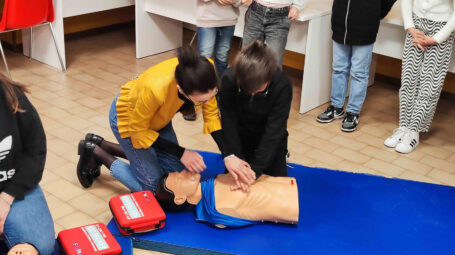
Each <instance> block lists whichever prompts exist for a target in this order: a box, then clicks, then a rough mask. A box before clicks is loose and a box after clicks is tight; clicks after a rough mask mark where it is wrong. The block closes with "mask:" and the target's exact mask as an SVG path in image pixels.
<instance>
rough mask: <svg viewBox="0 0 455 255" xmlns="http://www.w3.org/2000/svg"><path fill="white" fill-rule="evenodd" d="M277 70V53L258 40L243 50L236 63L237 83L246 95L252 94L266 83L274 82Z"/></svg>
mask: <svg viewBox="0 0 455 255" xmlns="http://www.w3.org/2000/svg"><path fill="white" fill-rule="evenodd" d="M277 68H278V60H277V58H276V54H275V52H273V51H272V50H271V49H270V48H268V47H267V46H266V45H265V44H264V43H263V42H261V41H258V40H256V41H253V42H252V43H250V44H248V46H246V47H245V48H244V49H242V51H240V53H239V55H237V57H236V59H235V62H234V74H235V78H236V81H237V83H238V85H239V86H240V87H241V88H242V90H243V91H244V92H245V93H246V94H251V93H253V92H254V91H256V90H258V89H259V88H260V87H261V86H262V85H263V84H264V83H266V82H270V81H272V78H273V75H274V74H275V72H276V70H277Z"/></svg>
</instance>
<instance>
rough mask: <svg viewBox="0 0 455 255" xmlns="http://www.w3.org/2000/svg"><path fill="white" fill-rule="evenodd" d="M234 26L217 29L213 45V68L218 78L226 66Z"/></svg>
mask: <svg viewBox="0 0 455 255" xmlns="http://www.w3.org/2000/svg"><path fill="white" fill-rule="evenodd" d="M234 30H235V26H228V27H218V28H217V33H216V43H215V66H216V71H217V73H218V76H219V77H221V76H222V75H223V73H224V71H225V70H226V68H227V66H228V61H229V51H230V50H231V42H232V37H233V36H234Z"/></svg>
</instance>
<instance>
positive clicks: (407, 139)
mask: <svg viewBox="0 0 455 255" xmlns="http://www.w3.org/2000/svg"><path fill="white" fill-rule="evenodd" d="M417 145H419V132H414V131H408V132H406V134H405V135H404V136H403V138H401V142H400V143H398V145H397V147H395V150H396V151H397V152H399V153H404V154H407V153H409V152H411V151H413V150H414V149H415V148H416V147H417Z"/></svg>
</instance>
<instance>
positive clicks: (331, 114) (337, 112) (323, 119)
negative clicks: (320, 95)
mask: <svg viewBox="0 0 455 255" xmlns="http://www.w3.org/2000/svg"><path fill="white" fill-rule="evenodd" d="M343 116H344V110H343V108H336V107H335V106H333V105H331V106H329V107H328V108H327V110H325V112H323V113H321V114H319V115H318V117H317V118H316V120H317V121H318V122H320V123H329V122H332V121H333V120H334V119H341V118H343Z"/></svg>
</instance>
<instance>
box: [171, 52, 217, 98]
mask: <svg viewBox="0 0 455 255" xmlns="http://www.w3.org/2000/svg"><path fill="white" fill-rule="evenodd" d="M177 57H178V60H179V64H178V65H177V67H176V68H175V79H176V80H177V82H178V84H179V86H180V88H181V89H182V90H183V92H184V93H185V94H187V95H191V94H192V93H193V92H195V91H197V92H201V93H206V92H209V91H210V90H213V89H214V88H217V87H218V83H219V82H218V76H217V74H216V72H215V68H214V67H213V65H212V63H210V62H209V61H208V59H207V58H205V57H203V56H201V55H199V53H198V52H196V51H195V50H193V49H192V48H191V47H189V46H184V47H181V48H179V49H178V50H177Z"/></svg>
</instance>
